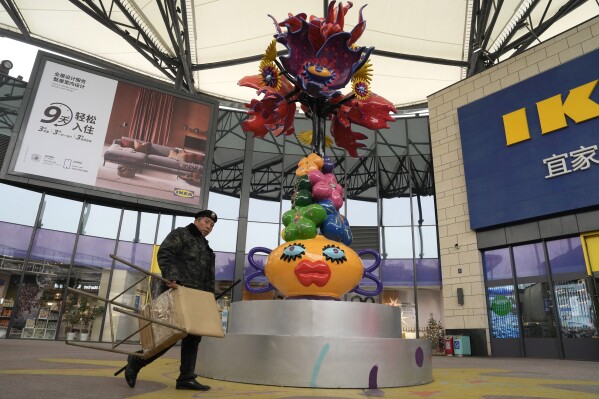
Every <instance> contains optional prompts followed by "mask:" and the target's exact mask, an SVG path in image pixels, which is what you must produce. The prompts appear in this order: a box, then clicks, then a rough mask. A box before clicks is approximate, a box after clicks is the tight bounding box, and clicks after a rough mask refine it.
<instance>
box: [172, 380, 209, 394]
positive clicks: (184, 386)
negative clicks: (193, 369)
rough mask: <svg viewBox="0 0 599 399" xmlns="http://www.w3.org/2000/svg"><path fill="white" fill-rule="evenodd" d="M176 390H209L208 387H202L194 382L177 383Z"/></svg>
mask: <svg viewBox="0 0 599 399" xmlns="http://www.w3.org/2000/svg"><path fill="white" fill-rule="evenodd" d="M177 389H188V390H191V391H207V390H209V389H210V387H209V386H208V385H202V384H200V383H199V382H197V381H196V380H187V381H177Z"/></svg>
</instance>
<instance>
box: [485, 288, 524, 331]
mask: <svg viewBox="0 0 599 399" xmlns="http://www.w3.org/2000/svg"><path fill="white" fill-rule="evenodd" d="M487 303H488V304H489V308H490V311H489V315H490V316H491V336H492V337H493V338H519V337H520V329H519V327H518V311H517V308H516V295H515V293H514V286H513V285H503V286H498V287H488V288H487Z"/></svg>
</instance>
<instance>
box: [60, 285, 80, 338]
mask: <svg viewBox="0 0 599 399" xmlns="http://www.w3.org/2000/svg"><path fill="white" fill-rule="evenodd" d="M63 318H64V321H65V324H66V326H67V341H72V340H74V339H75V334H76V333H75V332H74V331H73V327H75V325H76V324H78V323H79V322H80V321H81V316H80V314H79V305H78V303H77V298H76V297H75V295H73V294H69V295H67V297H66V300H65V308H64V314H63Z"/></svg>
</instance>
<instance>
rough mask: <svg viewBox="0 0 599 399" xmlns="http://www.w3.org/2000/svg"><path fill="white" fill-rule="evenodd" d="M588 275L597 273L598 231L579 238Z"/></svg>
mask: <svg viewBox="0 0 599 399" xmlns="http://www.w3.org/2000/svg"><path fill="white" fill-rule="evenodd" d="M580 238H581V240H582V250H583V251H584V260H585V262H586V264H587V271H588V272H589V275H592V274H593V273H599V231H596V232H593V233H587V234H583V235H581V236H580Z"/></svg>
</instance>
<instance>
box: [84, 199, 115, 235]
mask: <svg viewBox="0 0 599 399" xmlns="http://www.w3.org/2000/svg"><path fill="white" fill-rule="evenodd" d="M120 218H121V210H120V209H118V208H109V207H107V206H101V205H93V204H89V203H87V204H85V206H84V210H83V228H82V230H81V234H83V235H88V236H95V237H103V238H116V236H117V231H118V228H119V219H120Z"/></svg>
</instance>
